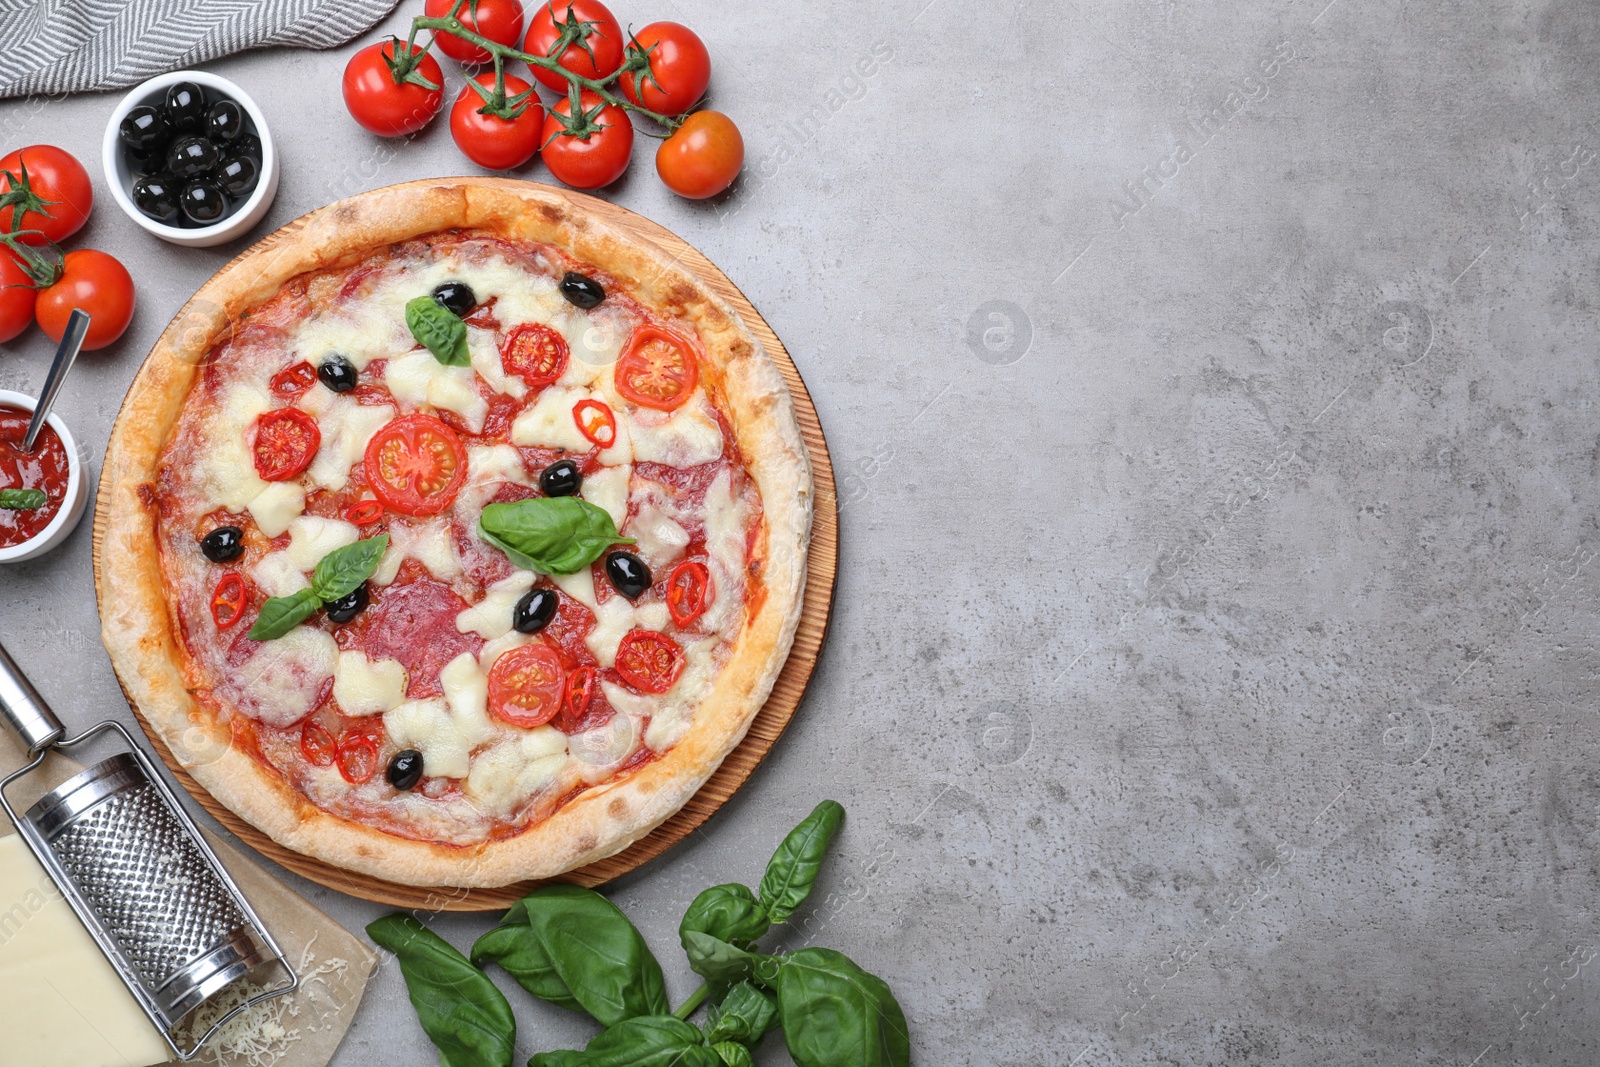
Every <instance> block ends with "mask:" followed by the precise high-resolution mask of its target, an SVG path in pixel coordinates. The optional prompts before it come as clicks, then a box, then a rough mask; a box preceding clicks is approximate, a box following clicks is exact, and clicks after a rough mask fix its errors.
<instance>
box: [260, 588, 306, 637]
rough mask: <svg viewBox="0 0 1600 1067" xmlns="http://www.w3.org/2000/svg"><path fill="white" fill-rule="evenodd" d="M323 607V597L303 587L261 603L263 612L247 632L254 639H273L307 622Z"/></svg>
mask: <svg viewBox="0 0 1600 1067" xmlns="http://www.w3.org/2000/svg"><path fill="white" fill-rule="evenodd" d="M320 607H322V598H321V597H319V596H318V595H317V594H316V593H315V592H314V591H313V590H310V589H302V590H300V591H299V592H298V593H294V594H291V595H290V596H275V597H273V598H271V599H270V600H268V601H267V602H266V603H265V604H263V605H261V614H259V615H257V616H256V621H255V624H254V625H253V626H251V627H250V632H249V633H247V634H245V636H246V637H248V638H249V639H250V640H252V641H273V640H276V639H277V638H280V637H282V636H283V635H284V634H286V633H288V632H289V631H290V630H292V629H294V628H295V627H296V626H299V625H300V624H301V623H303V622H305V621H306V620H307V619H309V618H311V616H313V615H315V614H316V613H317V609H318V608H320Z"/></svg>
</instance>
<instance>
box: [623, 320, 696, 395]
mask: <svg viewBox="0 0 1600 1067" xmlns="http://www.w3.org/2000/svg"><path fill="white" fill-rule="evenodd" d="M699 381H700V368H699V361H698V360H697V359H696V358H695V352H694V346H693V345H691V344H690V343H689V342H688V341H687V340H685V339H684V338H683V337H681V336H679V335H678V334H676V333H673V332H672V331H670V330H663V329H661V328H660V327H657V326H645V327H642V328H640V329H637V330H635V331H633V337H632V338H631V339H629V341H628V348H627V350H626V351H625V352H623V353H622V358H621V359H619V360H618V361H617V371H616V382H617V392H619V393H621V394H622V395H623V396H625V397H627V398H628V399H629V400H631V401H633V402H634V403H635V404H642V405H644V406H645V407H647V408H656V409H657V410H659V411H671V410H672V409H673V408H675V407H678V406H680V405H681V404H682V403H683V402H684V401H685V400H688V399H689V394H691V393H693V392H694V387H695V385H696V384H697V383H698V382H699Z"/></svg>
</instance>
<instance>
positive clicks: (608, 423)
mask: <svg viewBox="0 0 1600 1067" xmlns="http://www.w3.org/2000/svg"><path fill="white" fill-rule="evenodd" d="M572 421H573V422H576V423H577V424H578V432H579V433H581V434H583V436H585V437H587V438H588V439H589V440H590V441H592V442H594V443H595V444H597V445H599V446H600V447H601V448H610V447H611V446H612V445H614V444H616V443H617V417H616V416H615V415H613V414H612V413H611V406H610V405H609V404H607V403H606V402H605V401H604V400H580V401H578V402H577V403H576V404H574V405H572Z"/></svg>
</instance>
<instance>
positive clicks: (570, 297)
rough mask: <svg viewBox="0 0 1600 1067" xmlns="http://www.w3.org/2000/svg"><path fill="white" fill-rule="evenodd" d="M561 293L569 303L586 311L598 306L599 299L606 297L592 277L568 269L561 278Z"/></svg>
mask: <svg viewBox="0 0 1600 1067" xmlns="http://www.w3.org/2000/svg"><path fill="white" fill-rule="evenodd" d="M561 295H562V296H564V297H566V298H567V302H568V303H569V304H572V305H574V306H575V307H581V308H583V310H585V311H588V310H589V309H590V308H592V307H599V306H600V301H602V300H604V299H605V298H606V291H605V290H604V289H602V288H601V287H600V283H599V282H597V281H595V280H594V279H593V278H590V277H587V276H585V275H582V274H579V273H578V272H577V271H572V270H569V271H567V275H566V277H564V278H562V279H561Z"/></svg>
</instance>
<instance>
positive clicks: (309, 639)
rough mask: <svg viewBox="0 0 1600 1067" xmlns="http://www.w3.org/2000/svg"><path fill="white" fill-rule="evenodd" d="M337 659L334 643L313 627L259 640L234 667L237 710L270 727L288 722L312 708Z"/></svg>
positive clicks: (330, 638)
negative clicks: (238, 696) (238, 697)
mask: <svg viewBox="0 0 1600 1067" xmlns="http://www.w3.org/2000/svg"><path fill="white" fill-rule="evenodd" d="M338 661H339V646H338V644H337V643H336V642H335V641H334V639H333V638H332V637H331V636H329V635H328V634H326V633H324V632H323V631H322V630H319V629H317V628H316V627H314V626H296V627H295V628H294V629H293V630H290V631H289V632H288V633H286V634H284V635H283V636H282V637H280V638H278V639H277V640H276V641H263V642H261V645H260V647H259V648H257V649H256V651H255V652H253V653H252V654H251V656H250V658H249V659H247V660H245V662H244V665H243V666H242V667H240V668H239V672H238V676H237V681H238V683H239V688H240V690H241V692H242V693H243V694H244V695H245V699H243V700H241V701H240V702H239V703H240V710H242V711H244V713H245V714H247V715H249V716H250V717H251V718H254V719H259V720H260V721H262V722H264V723H267V724H268V725H270V726H293V725H294V724H295V723H297V722H299V721H300V720H301V719H303V718H305V717H306V715H307V714H308V713H309V712H310V711H311V710H312V709H313V708H315V707H316V703H317V698H318V697H319V696H320V695H321V692H322V686H323V684H324V683H325V682H327V680H328V679H329V678H331V677H332V676H333V672H334V669H335V667H336V666H337V664H338Z"/></svg>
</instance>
